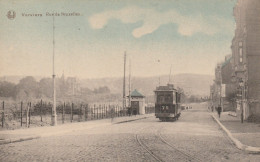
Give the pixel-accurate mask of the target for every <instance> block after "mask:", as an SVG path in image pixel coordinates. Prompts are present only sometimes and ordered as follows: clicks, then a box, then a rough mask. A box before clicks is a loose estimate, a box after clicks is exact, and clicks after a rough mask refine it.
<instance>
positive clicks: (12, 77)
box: [0, 75, 43, 84]
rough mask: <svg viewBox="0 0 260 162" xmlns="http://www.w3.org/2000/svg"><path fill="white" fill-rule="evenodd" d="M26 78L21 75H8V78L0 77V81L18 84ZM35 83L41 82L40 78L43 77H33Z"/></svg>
mask: <svg viewBox="0 0 260 162" xmlns="http://www.w3.org/2000/svg"><path fill="white" fill-rule="evenodd" d="M24 77H26V76H23V75H8V76H2V77H0V81H7V82H11V83H15V84H17V83H19V81H20V80H21V79H22V78H24ZM33 77H34V78H35V79H36V81H39V80H41V78H43V76H33Z"/></svg>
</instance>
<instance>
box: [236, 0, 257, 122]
mask: <svg viewBox="0 0 260 162" xmlns="http://www.w3.org/2000/svg"><path fill="white" fill-rule="evenodd" d="M234 17H235V21H236V29H235V36H234V38H233V40H232V45H231V49H232V58H233V59H232V68H233V69H234V71H233V73H232V78H233V83H234V85H235V86H236V88H237V89H238V93H237V94H238V95H237V106H236V107H237V113H238V116H239V113H240V114H241V113H242V111H243V112H244V119H246V118H247V117H248V116H250V115H256V116H260V1H259V0H238V1H237V4H236V6H235V7H234Z"/></svg>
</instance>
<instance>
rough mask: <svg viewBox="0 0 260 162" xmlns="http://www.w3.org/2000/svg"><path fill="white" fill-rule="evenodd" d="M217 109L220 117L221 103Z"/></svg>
mask: <svg viewBox="0 0 260 162" xmlns="http://www.w3.org/2000/svg"><path fill="white" fill-rule="evenodd" d="M217 111H218V117H219V118H220V114H221V106H220V105H218V108H217Z"/></svg>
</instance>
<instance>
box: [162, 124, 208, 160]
mask: <svg viewBox="0 0 260 162" xmlns="http://www.w3.org/2000/svg"><path fill="white" fill-rule="evenodd" d="M162 129H163V128H160V129H159V130H158V131H157V136H158V138H159V139H160V140H161V141H162V142H163V143H165V144H166V145H167V146H169V147H170V148H172V150H174V151H177V152H179V153H180V154H182V155H184V156H185V158H187V160H188V161H197V162H203V161H202V160H201V159H199V158H197V157H195V156H193V155H190V154H189V153H187V152H185V151H183V150H180V149H178V148H177V147H176V146H174V145H172V144H171V143H169V142H168V141H166V140H165V138H164V137H162V134H161V131H162Z"/></svg>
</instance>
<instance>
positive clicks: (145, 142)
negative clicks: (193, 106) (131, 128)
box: [135, 125, 203, 162]
mask: <svg viewBox="0 0 260 162" xmlns="http://www.w3.org/2000/svg"><path fill="white" fill-rule="evenodd" d="M159 127H160V128H159V129H157V130H155V131H154V127H152V126H149V127H146V128H143V129H141V130H140V131H139V133H136V134H135V139H136V141H137V143H138V144H139V145H140V146H141V147H142V149H143V150H145V152H147V153H148V154H149V155H150V156H151V157H152V158H153V159H154V160H155V161H159V162H164V161H192V162H193V161H195V162H202V161H203V160H201V159H199V158H197V157H196V156H193V155H191V154H189V153H187V152H185V151H183V150H181V149H179V148H177V147H176V146H174V145H173V144H172V143H170V142H169V141H167V140H166V139H165V138H164V137H163V136H162V134H161V131H162V130H163V129H164V127H163V126H162V125H160V126H159ZM145 130H146V131H147V130H152V131H151V132H146V133H147V135H148V136H150V138H151V139H154V140H150V141H149V137H148V138H145V137H144V136H143V135H141V134H143V133H145ZM142 136H143V137H142Z"/></svg>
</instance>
